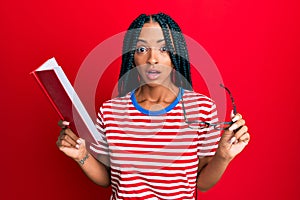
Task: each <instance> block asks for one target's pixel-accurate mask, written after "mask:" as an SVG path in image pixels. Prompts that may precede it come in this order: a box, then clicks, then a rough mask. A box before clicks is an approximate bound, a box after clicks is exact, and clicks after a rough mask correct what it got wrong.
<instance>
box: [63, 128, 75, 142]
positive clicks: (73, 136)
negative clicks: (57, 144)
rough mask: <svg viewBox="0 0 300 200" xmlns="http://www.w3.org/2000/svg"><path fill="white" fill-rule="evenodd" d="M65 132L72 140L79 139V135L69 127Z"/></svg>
mask: <svg viewBox="0 0 300 200" xmlns="http://www.w3.org/2000/svg"><path fill="white" fill-rule="evenodd" d="M64 133H65V134H66V135H68V136H69V137H70V138H71V139H72V140H74V141H77V140H78V138H79V137H78V136H77V135H76V134H75V133H74V132H73V131H72V130H71V129H69V128H67V129H65V131H64Z"/></svg>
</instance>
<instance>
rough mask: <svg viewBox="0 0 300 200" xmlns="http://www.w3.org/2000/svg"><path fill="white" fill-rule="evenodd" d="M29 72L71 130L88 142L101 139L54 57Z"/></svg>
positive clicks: (96, 141)
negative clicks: (68, 123)
mask: <svg viewBox="0 0 300 200" xmlns="http://www.w3.org/2000/svg"><path fill="white" fill-rule="evenodd" d="M31 74H32V75H33V76H34V78H35V79H36V80H37V83H38V84H39V85H40V86H41V88H42V90H43V92H44V93H45V95H46V96H47V97H48V99H49V100H50V102H51V104H52V105H53V107H54V109H55V110H56V112H57V113H58V115H59V117H60V118H61V119H62V120H65V121H68V122H70V125H69V127H70V128H71V129H72V131H73V132H75V133H76V134H77V135H78V136H79V137H81V138H83V139H85V140H86V141H87V142H89V143H98V141H101V138H99V133H98V130H97V128H96V125H95V124H94V123H93V120H92V119H91V117H90V115H89V114H88V112H87V110H86V109H85V107H84V105H83V103H82V102H81V100H80V98H79V96H78V94H77V93H76V91H75V90H74V88H73V86H72V84H71V83H70V81H69V79H68V78H67V76H66V74H65V73H64V71H63V69H62V68H61V67H60V66H59V65H58V63H57V62H56V60H55V58H51V59H49V60H47V61H46V62H45V63H43V64H42V65H41V66H40V67H38V68H37V69H36V70H34V71H32V72H31Z"/></svg>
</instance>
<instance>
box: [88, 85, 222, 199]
mask: <svg viewBox="0 0 300 200" xmlns="http://www.w3.org/2000/svg"><path fill="white" fill-rule="evenodd" d="M180 91H181V92H179V94H178V97H177V99H176V100H175V101H174V102H173V103H171V104H170V105H169V106H168V107H166V108H165V109H163V110H159V111H148V110H145V109H144V108H142V107H141V106H140V105H139V104H138V102H137V101H136V99H135V95H134V92H131V93H128V94H127V95H126V96H124V97H118V98H114V99H112V100H109V101H107V102H105V103H103V105H102V106H101V108H100V111H99V113H98V119H97V128H98V130H99V134H100V136H99V137H101V138H102V140H101V141H100V140H99V143H98V144H93V145H91V150H92V151H93V152H94V153H96V154H105V155H109V158H110V165H111V166H110V167H111V185H112V196H111V199H112V200H115V199H123V200H127V199H130V200H133V199H151V200H154V199H168V200H175V199H176V200H177V199H185V200H191V199H195V193H196V178H197V169H198V157H203V156H212V155H214V153H215V151H216V149H217V147H218V141H219V139H220V133H219V132H218V131H216V130H214V129H212V128H211V127H210V128H204V129H201V130H195V129H191V128H190V127H189V126H188V124H187V123H186V122H185V120H184V114H183V108H182V100H183V102H184V108H185V111H186V116H187V118H188V119H189V120H195V119H196V120H200V121H207V122H211V123H212V122H216V121H217V120H218V119H217V111H216V106H215V104H214V103H213V101H212V100H211V99H210V98H208V97H206V96H204V95H201V94H198V93H196V92H193V91H189V90H183V89H180Z"/></svg>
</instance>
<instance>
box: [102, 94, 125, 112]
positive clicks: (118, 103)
mask: <svg viewBox="0 0 300 200" xmlns="http://www.w3.org/2000/svg"><path fill="white" fill-rule="evenodd" d="M130 95H131V93H127V94H126V95H125V96H122V97H115V98H112V99H109V100H106V101H104V102H103V103H102V105H101V106H100V109H104V108H114V107H124V106H126V105H128V104H129V103H130V102H131V99H130Z"/></svg>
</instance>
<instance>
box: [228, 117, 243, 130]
mask: <svg viewBox="0 0 300 200" xmlns="http://www.w3.org/2000/svg"><path fill="white" fill-rule="evenodd" d="M244 124H245V120H243V119H239V120H238V121H236V122H235V123H233V124H232V125H231V126H230V127H229V129H228V130H229V131H235V130H237V129H239V128H240V127H241V126H243V125H244Z"/></svg>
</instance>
